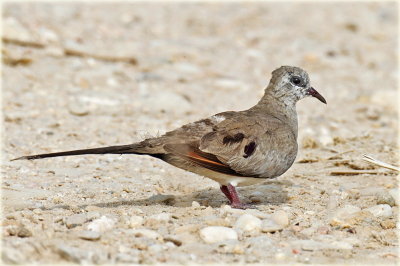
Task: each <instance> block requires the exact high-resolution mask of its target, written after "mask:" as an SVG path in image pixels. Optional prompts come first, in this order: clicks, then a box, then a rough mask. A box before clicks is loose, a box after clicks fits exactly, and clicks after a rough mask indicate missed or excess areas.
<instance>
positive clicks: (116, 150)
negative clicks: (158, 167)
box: [11, 143, 157, 161]
mask: <svg viewBox="0 0 400 266" xmlns="http://www.w3.org/2000/svg"><path fill="white" fill-rule="evenodd" d="M138 144H139V143H135V144H129V145H120V146H109V147H101V148H95V149H84V150H73V151H63V152H54V153H43V154H36V155H28V156H22V157H18V158H15V159H12V160H11V161H15V160H36V159H42V158H49V157H58V156H72V155H82V154H106V153H108V154H142V153H140V152H138V146H140V144H139V145H138ZM144 154H145V153H144ZM150 155H153V156H155V157H157V155H156V154H150Z"/></svg>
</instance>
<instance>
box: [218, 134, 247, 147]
mask: <svg viewBox="0 0 400 266" xmlns="http://www.w3.org/2000/svg"><path fill="white" fill-rule="evenodd" d="M243 139H244V134H243V133H237V134H235V135H234V136H233V137H232V136H225V137H224V138H223V140H222V143H223V144H224V145H231V144H233V143H236V142H241V141H242V140H243Z"/></svg>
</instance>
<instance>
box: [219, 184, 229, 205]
mask: <svg viewBox="0 0 400 266" xmlns="http://www.w3.org/2000/svg"><path fill="white" fill-rule="evenodd" d="M219 188H220V189H221V191H222V193H224V194H225V196H226V197H227V198H228V200H229V203H231V204H232V197H231V194H229V190H228V187H227V186H224V185H222V186H220V187H219Z"/></svg>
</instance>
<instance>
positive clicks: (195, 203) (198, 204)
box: [192, 201, 200, 208]
mask: <svg viewBox="0 0 400 266" xmlns="http://www.w3.org/2000/svg"><path fill="white" fill-rule="evenodd" d="M199 207H200V203H198V202H197V201H193V202H192V208H199Z"/></svg>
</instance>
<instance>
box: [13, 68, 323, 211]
mask: <svg viewBox="0 0 400 266" xmlns="http://www.w3.org/2000/svg"><path fill="white" fill-rule="evenodd" d="M309 96H311V97H315V98H316V99H318V100H319V101H321V102H322V103H325V104H326V100H325V98H324V97H323V96H322V95H321V94H320V93H319V92H318V91H317V90H315V89H314V88H313V87H312V86H311V84H310V79H309V75H308V73H307V72H306V71H305V70H303V69H302V68H299V67H295V66H281V67H279V68H277V69H275V70H274V71H272V77H271V80H270V82H269V84H268V86H267V87H266V88H265V91H264V95H263V96H262V98H261V99H260V100H259V102H258V103H257V104H256V105H254V106H252V107H251V108H249V109H247V110H243V111H226V112H222V113H218V114H215V115H212V116H210V117H208V118H205V119H201V120H198V121H195V122H192V123H188V124H186V125H183V126H182V127H180V128H177V129H175V130H172V131H169V132H167V133H165V134H164V135H161V136H158V137H150V138H147V139H144V140H142V141H139V142H136V143H133V144H128V145H117V146H108V147H100V148H92V149H81V150H70V151H62V152H54V153H44V154H37V155H28V156H22V157H19V158H15V159H13V160H36V159H43V158H49V157H58V156H72V155H84V154H134V155H149V156H151V157H154V158H157V159H160V160H163V161H164V162H166V163H168V164H171V165H173V166H175V167H178V168H181V169H184V170H186V171H190V172H193V173H195V174H198V175H200V176H204V177H207V178H209V179H212V180H214V181H216V182H218V183H219V185H220V190H221V191H222V192H223V194H225V196H226V197H227V199H228V200H229V203H230V205H231V207H232V208H238V209H246V208H252V206H250V205H248V204H244V203H242V201H241V200H240V198H239V195H238V193H237V191H236V187H241V186H249V185H255V184H258V183H261V182H264V181H265V180H266V179H272V178H276V177H278V176H280V175H282V174H283V173H285V172H286V171H287V170H288V169H289V168H290V167H291V166H292V164H293V163H294V161H295V158H296V156H297V152H298V144H297V135H298V120H297V112H296V103H297V102H298V101H299V100H301V99H303V98H305V97H309Z"/></svg>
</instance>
